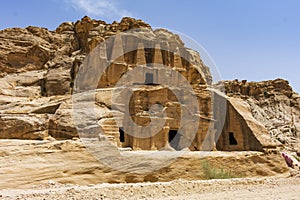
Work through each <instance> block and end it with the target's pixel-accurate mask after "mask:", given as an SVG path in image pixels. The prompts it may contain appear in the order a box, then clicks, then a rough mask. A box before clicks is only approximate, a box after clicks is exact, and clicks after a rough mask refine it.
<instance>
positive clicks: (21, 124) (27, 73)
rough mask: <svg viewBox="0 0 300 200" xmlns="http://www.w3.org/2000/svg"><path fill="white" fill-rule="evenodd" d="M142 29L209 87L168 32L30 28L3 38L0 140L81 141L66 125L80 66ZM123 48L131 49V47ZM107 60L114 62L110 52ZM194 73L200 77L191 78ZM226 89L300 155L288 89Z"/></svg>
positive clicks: (82, 25)
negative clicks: (115, 39) (104, 45)
mask: <svg viewBox="0 0 300 200" xmlns="http://www.w3.org/2000/svg"><path fill="white" fill-rule="evenodd" d="M144 28H146V29H147V32H143V31H141V35H142V37H143V38H142V39H144V40H145V41H147V40H148V39H149V38H151V39H163V40H164V41H166V42H165V43H164V44H165V45H168V48H170V49H172V48H174V49H173V51H179V52H180V54H181V55H185V56H187V57H188V58H190V62H187V61H186V60H184V59H182V60H181V61H180V62H178V60H176V57H175V56H174V55H169V54H168V52H164V51H163V52H162V60H163V63H162V64H165V65H170V66H175V65H176V62H178V63H179V64H180V65H183V66H186V68H187V71H186V72H184V74H185V76H186V78H187V79H188V80H189V81H190V83H193V84H194V85H195V84H198V85H200V86H201V85H210V84H211V82H212V80H211V76H210V72H209V69H208V67H206V66H205V64H204V63H203V62H202V60H201V59H200V55H199V54H198V53H197V52H195V51H193V50H190V49H188V48H186V47H184V43H183V42H182V41H181V39H180V38H179V37H178V36H177V35H175V34H173V33H170V32H169V31H167V30H162V29H159V30H152V29H151V27H150V25H148V24H146V23H145V22H143V21H141V20H135V19H132V18H123V19H122V20H121V22H119V23H117V22H113V23H112V24H107V23H106V22H104V21H101V20H92V19H90V18H89V17H84V18H82V19H81V20H79V21H77V22H76V23H73V22H65V23H62V24H61V25H59V27H58V28H57V29H56V30H55V31H49V30H48V29H46V28H39V27H32V26H30V27H27V28H8V29H5V30H1V31H0V47H1V48H0V138H2V139H4V138H16V139H40V140H42V139H49V138H56V139H70V138H73V137H78V135H77V131H76V128H75V126H74V122H73V120H72V117H71V112H72V105H71V94H72V92H73V91H72V90H73V86H74V80H75V78H76V75H77V73H78V70H79V68H80V65H81V64H82V62H83V60H84V59H85V58H86V56H87V55H88V54H89V53H90V52H91V51H92V50H93V49H94V48H95V47H96V46H97V45H98V44H99V42H102V41H104V40H105V39H107V38H109V37H110V36H112V35H115V34H116V33H119V32H124V31H127V30H131V29H140V30H143V29H144ZM128 44H130V45H136V44H132V43H130V41H128ZM151 45H152V44H149V47H152V46H151ZM162 45H163V44H162ZM125 48H126V47H125ZM176 48H177V49H176ZM149 49H150V50H149ZM152 49H154V47H152ZM107 54H108V55H107V56H111V55H110V54H112V52H107ZM145 54H146V55H148V56H146V61H147V59H148V60H149V59H151V58H152V57H153V54H154V52H153V51H152V50H151V48H145ZM135 56H136V54H133V53H132V52H128V53H125V55H124V62H126V66H127V67H128V68H130V67H132V66H133V65H135V64H136V62H137V60H136V59H135V58H136V57H135ZM195 68H197V70H198V71H200V72H201V75H202V76H200V77H199V76H196V73H194V70H195ZM107 73H110V72H107ZM120 76H122V73H121V72H120V71H118V72H112V74H110V75H109V76H107V77H108V78H106V79H105V84H103V82H102V83H101V84H102V85H101V84H100V85H101V87H102V88H105V86H111V85H113V84H115V83H116V79H117V78H118V77H120ZM223 84H224V85H225V92H226V94H227V95H228V96H230V97H234V98H240V99H243V100H244V101H245V102H246V103H247V104H248V105H249V106H250V108H251V111H252V115H253V117H254V118H255V119H256V120H258V121H260V122H261V123H262V124H263V125H264V126H265V127H266V128H267V130H268V131H269V132H270V135H271V136H272V137H274V138H276V139H277V140H278V141H280V142H281V143H282V144H283V145H285V146H286V147H287V148H289V150H292V151H294V150H296V149H299V137H300V96H299V95H298V94H296V93H295V92H293V90H292V88H291V87H290V86H289V84H288V82H287V81H284V80H280V79H278V80H274V81H265V82H259V83H254V82H249V83H248V82H246V81H242V82H239V81H237V80H235V81H225V82H223ZM98 98H100V103H101V105H98V107H97V111H99V113H100V114H99V120H100V121H101V119H104V118H106V117H107V116H108V114H107V113H108V111H109V109H110V107H109V105H106V104H105V102H106V101H105V100H103V96H101V97H98ZM87 126H88V125H87Z"/></svg>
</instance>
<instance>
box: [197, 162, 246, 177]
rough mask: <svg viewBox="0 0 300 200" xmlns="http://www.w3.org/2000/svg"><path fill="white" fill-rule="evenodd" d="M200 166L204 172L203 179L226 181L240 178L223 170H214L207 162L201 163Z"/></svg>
mask: <svg viewBox="0 0 300 200" xmlns="http://www.w3.org/2000/svg"><path fill="white" fill-rule="evenodd" d="M201 166H202V169H203V172H204V178H205V179H228V178H240V177H241V175H237V174H235V173H233V172H231V171H229V170H226V169H224V168H216V167H214V166H212V165H211V164H210V163H209V162H208V161H201Z"/></svg>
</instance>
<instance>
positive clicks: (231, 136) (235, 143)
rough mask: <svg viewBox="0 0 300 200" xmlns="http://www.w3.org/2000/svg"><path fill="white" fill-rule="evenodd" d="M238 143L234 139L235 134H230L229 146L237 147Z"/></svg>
mask: <svg viewBox="0 0 300 200" xmlns="http://www.w3.org/2000/svg"><path fill="white" fill-rule="evenodd" d="M237 144H238V142H237V140H236V139H235V137H234V134H233V132H229V145H237Z"/></svg>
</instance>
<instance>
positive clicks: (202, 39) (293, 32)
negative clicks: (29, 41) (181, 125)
mask: <svg viewBox="0 0 300 200" xmlns="http://www.w3.org/2000/svg"><path fill="white" fill-rule="evenodd" d="M84 15H89V16H91V17H92V18H97V19H102V20H105V21H107V22H112V21H114V20H116V21H119V20H120V19H121V17H122V16H132V17H135V18H140V19H143V20H144V21H145V22H147V23H149V24H150V25H152V26H154V27H163V28H169V29H172V30H176V31H179V32H182V33H184V34H186V35H188V36H190V37H191V38H193V39H195V40H196V41H197V42H198V43H199V44H201V45H202V46H203V47H204V48H205V49H206V50H207V52H208V53H209V54H210V56H211V57H212V59H213V60H214V62H215V63H216V65H217V67H218V69H219V71H220V74H221V77H222V79H226V80H228V79H236V78H238V79H240V80H242V79H247V80H249V81H251V80H254V81H260V80H269V79H275V78H284V79H288V80H289V81H290V83H291V85H292V86H293V88H294V89H295V90H296V91H297V92H300V84H299V74H300V1H298V0H186V1H176V0H163V1H162V0H151V1H145V0H44V1H41V0H26V1H24V0H10V1H3V2H2V3H1V7H0V17H1V21H0V29H4V28H7V27H26V26H29V25H35V26H42V27H46V28H49V29H50V30H53V29H55V28H56V27H57V26H58V25H59V24H60V23H61V22H64V21H76V20H78V19H80V18H82V17H83V16H84Z"/></svg>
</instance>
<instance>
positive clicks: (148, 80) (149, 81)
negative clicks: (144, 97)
mask: <svg viewBox="0 0 300 200" xmlns="http://www.w3.org/2000/svg"><path fill="white" fill-rule="evenodd" d="M145 84H146V85H153V74H152V73H146V77H145Z"/></svg>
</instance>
